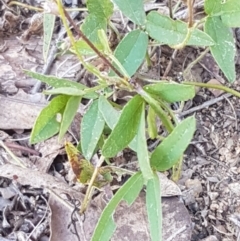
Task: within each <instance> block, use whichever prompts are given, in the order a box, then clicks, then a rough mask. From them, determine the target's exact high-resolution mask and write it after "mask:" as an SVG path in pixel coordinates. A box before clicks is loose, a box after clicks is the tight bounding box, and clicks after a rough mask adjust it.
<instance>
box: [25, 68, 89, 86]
mask: <svg viewBox="0 0 240 241" xmlns="http://www.w3.org/2000/svg"><path fill="white" fill-rule="evenodd" d="M24 72H25V74H27V75H28V76H30V77H32V78H34V79H38V80H40V81H42V82H44V83H46V84H48V85H50V86H52V87H54V88H61V87H72V88H76V89H78V90H84V89H86V88H87V86H85V85H83V84H80V83H76V82H74V81H72V80H67V79H62V78H57V77H55V76H52V75H43V74H39V73H36V72H32V71H29V70H24Z"/></svg>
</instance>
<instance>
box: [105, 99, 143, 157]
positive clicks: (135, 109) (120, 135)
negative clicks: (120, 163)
mask: <svg viewBox="0 0 240 241" xmlns="http://www.w3.org/2000/svg"><path fill="white" fill-rule="evenodd" d="M142 105H143V99H142V98H141V97H140V96H139V95H136V96H134V97H133V98H132V99H131V100H130V101H129V102H128V103H127V104H126V105H125V106H124V108H123V110H122V113H121V116H120V118H119V120H118V122H117V124H116V126H115V127H114V129H113V130H112V133H111V134H110V135H109V137H108V139H107V140H106V142H105V144H104V146H103V150H102V153H103V155H104V156H105V157H113V156H115V155H116V154H117V153H118V152H119V151H121V150H123V149H124V148H125V147H127V145H128V144H129V143H130V142H131V140H132V139H133V138H134V136H135V135H136V134H137V130H138V125H139V120H140V117H141V112H142Z"/></svg>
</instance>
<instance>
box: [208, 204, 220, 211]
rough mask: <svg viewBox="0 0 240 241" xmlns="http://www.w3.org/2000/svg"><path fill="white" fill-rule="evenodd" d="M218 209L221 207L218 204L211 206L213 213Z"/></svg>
mask: <svg viewBox="0 0 240 241" xmlns="http://www.w3.org/2000/svg"><path fill="white" fill-rule="evenodd" d="M218 208H219V205H218V204H217V203H212V204H211V205H210V209H211V210H212V211H216V210H217V209H218Z"/></svg>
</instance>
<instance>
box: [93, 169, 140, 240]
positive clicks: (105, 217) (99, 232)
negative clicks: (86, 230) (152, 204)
mask: <svg viewBox="0 0 240 241" xmlns="http://www.w3.org/2000/svg"><path fill="white" fill-rule="evenodd" d="M143 182H144V179H143V176H142V174H141V173H140V172H138V173H136V174H134V175H133V176H132V177H130V178H129V179H128V181H127V182H126V183H124V185H123V186H122V187H121V188H120V189H119V190H118V191H117V193H116V194H115V195H114V197H113V198H112V199H111V200H110V202H109V203H108V204H107V206H106V207H105V208H104V210H103V212H102V214H101V217H100V219H99V220H98V223H97V226H96V228H95V230H94V233H93V236H92V239H91V241H106V240H110V238H111V236H112V235H113V233H114V231H115V229H116V224H115V223H114V220H113V214H114V212H115V210H116V208H117V206H118V204H119V203H120V201H122V200H125V201H126V202H127V203H128V205H131V204H132V203H133V202H134V200H135V199H136V198H137V196H138V195H139V193H140V191H141V189H142V187H143Z"/></svg>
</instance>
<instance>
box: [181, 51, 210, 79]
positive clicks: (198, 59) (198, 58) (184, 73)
mask: <svg viewBox="0 0 240 241" xmlns="http://www.w3.org/2000/svg"><path fill="white" fill-rule="evenodd" d="M208 51H209V48H206V49H205V50H204V51H203V52H202V53H201V54H200V55H199V56H198V57H197V58H196V59H195V60H194V61H193V62H191V63H190V64H189V65H188V66H187V68H186V69H185V70H184V71H183V77H184V76H185V75H186V74H187V73H188V72H189V71H190V69H191V68H192V67H193V66H194V65H195V64H196V63H198V62H199V61H200V60H201V59H202V58H203V57H204V56H205V55H206V54H207V53H208Z"/></svg>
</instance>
